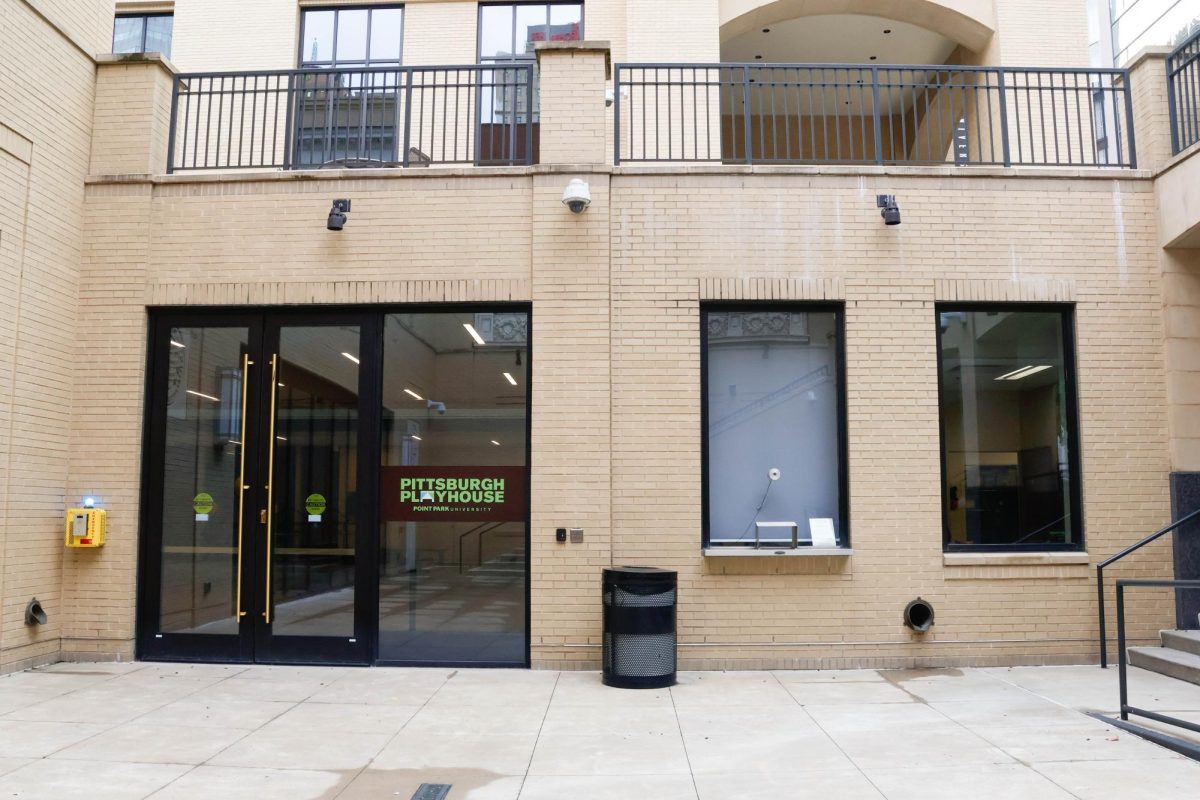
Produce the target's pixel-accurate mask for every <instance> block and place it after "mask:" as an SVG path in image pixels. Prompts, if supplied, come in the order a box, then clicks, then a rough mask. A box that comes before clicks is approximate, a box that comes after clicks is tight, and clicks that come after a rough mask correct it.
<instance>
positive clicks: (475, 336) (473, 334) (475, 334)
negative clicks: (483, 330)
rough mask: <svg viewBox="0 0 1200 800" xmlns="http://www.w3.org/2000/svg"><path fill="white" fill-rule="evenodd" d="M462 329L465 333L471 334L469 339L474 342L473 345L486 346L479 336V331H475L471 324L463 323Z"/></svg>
mask: <svg viewBox="0 0 1200 800" xmlns="http://www.w3.org/2000/svg"><path fill="white" fill-rule="evenodd" d="M463 327H464V328H466V329H467V333H469V334H471V338H472V339H474V340H475V344H487V342H485V341H484V340H483V337H482V336H480V335H479V331H477V330H475V326H473V325H472V324H471V323H469V322H464V323H463Z"/></svg>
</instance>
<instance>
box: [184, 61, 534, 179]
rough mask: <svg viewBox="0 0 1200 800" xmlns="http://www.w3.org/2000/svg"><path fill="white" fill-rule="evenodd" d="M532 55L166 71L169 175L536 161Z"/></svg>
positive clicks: (491, 164)
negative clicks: (526, 60) (172, 74)
mask: <svg viewBox="0 0 1200 800" xmlns="http://www.w3.org/2000/svg"><path fill="white" fill-rule="evenodd" d="M533 70H534V66H533V65H532V64H519V63H518V64H504V65H496V64H474V65H466V66H437V67H376V68H370V69H316V68H309V69H297V70H277V71H258V72H224V73H202V74H201V73H193V74H184V75H178V76H176V78H175V86H174V91H173V92H172V100H171V127H170V134H169V141H168V155H167V172H177V171H181V170H211V169H254V168H268V169H318V168H322V167H367V166H377V167H415V166H428V165H431V164H474V165H485V166H508V165H524V164H533V163H536V161H537V144H538V142H537V133H538V132H537V130H536V129H537V127H538V124H537V122H538V120H537V110H536V100H535V97H534V94H535V89H534V72H533Z"/></svg>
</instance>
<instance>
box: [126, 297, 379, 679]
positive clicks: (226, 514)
mask: <svg viewBox="0 0 1200 800" xmlns="http://www.w3.org/2000/svg"><path fill="white" fill-rule="evenodd" d="M378 324H379V321H378V319H377V318H376V317H372V316H370V315H359V314H353V313H337V314H333V313H331V314H321V315H311V314H306V315H303V316H299V315H293V316H289V315H286V314H272V315H261V314H254V315H238V314H213V313H205V314H203V315H199V314H194V315H188V314H172V315H162V316H158V317H156V318H155V320H154V330H153V332H152V334H153V335H152V342H153V353H152V354H151V365H150V367H151V371H150V374H151V383H150V387H149V402H148V415H147V421H148V429H147V447H146V451H145V452H146V456H145V465H144V470H145V472H144V476H143V478H144V480H143V486H144V493H143V509H142V514H143V517H142V551H141V553H142V562H141V577H142V579H141V583H140V598H139V631H138V636H139V652H140V653H141V655H142V657H145V658H167V659H197V660H230V661H269V662H293V663H345V664H355V663H367V662H368V661H369V660H370V658H371V649H370V641H369V630H368V620H369V619H370V618H371V614H370V611H371V609H372V604H373V603H374V602H375V591H376V588H375V587H376V581H375V576H374V570H375V563H376V559H375V557H374V554H373V552H372V549H371V543H372V542H374V537H372V536H368V535H366V534H367V532H368V531H369V530H371V529H372V528H373V526H375V525H376V524H377V522H376V520H375V513H376V512H375V509H374V508H373V507H372V505H371V504H370V503H366V502H364V498H369V497H374V496H375V494H374V485H373V482H374V476H375V475H377V470H376V469H374V468H373V467H374V465H375V464H377V463H378V446H377V443H378V430H377V425H378V423H377V419H378V414H377V411H376V409H375V408H374V407H373V406H374V404H373V403H371V402H370V398H372V397H375V396H376V395H377V393H378V388H377V387H376V386H373V385H371V381H373V380H377V376H376V371H373V370H371V369H369V368H368V367H367V366H365V365H371V364H377V363H378V360H379V359H378V355H377V354H376V353H374V352H368V350H369V349H370V348H372V347H375V348H377V347H378V343H379V340H380V339H379V335H378V331H377V330H376V328H377V326H378Z"/></svg>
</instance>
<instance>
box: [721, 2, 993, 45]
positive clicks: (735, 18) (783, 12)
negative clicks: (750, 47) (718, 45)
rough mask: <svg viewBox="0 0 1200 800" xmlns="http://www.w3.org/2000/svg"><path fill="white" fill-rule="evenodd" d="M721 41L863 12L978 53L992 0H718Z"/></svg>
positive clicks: (989, 27)
mask: <svg viewBox="0 0 1200 800" xmlns="http://www.w3.org/2000/svg"><path fill="white" fill-rule="evenodd" d="M720 3H721V5H720V13H721V40H722V41H727V40H729V39H732V38H733V37H735V36H739V35H741V34H743V33H745V32H746V31H749V30H753V29H754V28H758V27H762V26H767V25H773V24H776V23H778V22H782V21H784V20H788V19H794V18H796V17H815V16H819V15H822V14H864V15H869V16H875V17H886V18H888V19H894V20H896V21H898V22H907V23H910V24H912V25H917V26H919V27H922V28H925V29H926V30H931V31H935V32H936V33H940V34H941V35H943V36H945V37H946V38H947V39H950V40H952V41H955V42H958V43H959V44H961V45H962V46H963V47H965V48H967V49H968V50H973V51H975V52H979V51H981V50H983V49H984V47H986V46H987V43H988V42H989V41H990V40H991V38H992V34H993V33H995V28H994V27H993V26H994V24H995V23H994V20H995V8H994V4H993V0H720Z"/></svg>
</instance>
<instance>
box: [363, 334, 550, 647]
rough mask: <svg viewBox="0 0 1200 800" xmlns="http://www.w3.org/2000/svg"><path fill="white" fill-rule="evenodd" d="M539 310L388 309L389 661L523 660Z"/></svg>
mask: <svg viewBox="0 0 1200 800" xmlns="http://www.w3.org/2000/svg"><path fill="white" fill-rule="evenodd" d="M528 341H529V318H528V315H527V314H526V313H524V312H488V313H474V312H465V313H464V312H458V313H405V314H389V315H387V317H386V318H385V320H384V329H383V376H382V380H383V417H382V423H381V425H382V427H381V430H382V451H381V452H382V468H381V472H380V525H381V530H380V536H381V548H382V552H381V563H380V573H381V582H380V592H379V659H380V661H384V662H388V661H393V662H396V661H399V662H426V663H429V662H432V663H480V664H517V665H519V664H524V663H525V660H526V652H525V651H526V639H525V616H526V585H527V578H526V563H527V556H526V542H527V537H528V513H529V512H528V507H527V493H526V484H527V482H526V478H525V476H526V464H527V460H526V452H527V450H526V448H527V438H526V431H527V402H528V397H529V394H528V392H529V345H528Z"/></svg>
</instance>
